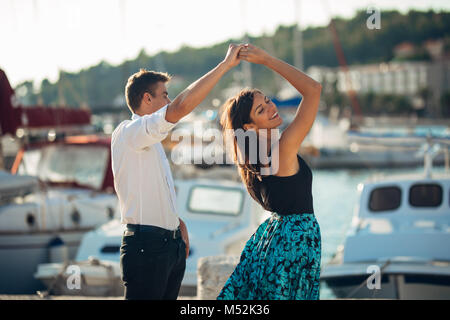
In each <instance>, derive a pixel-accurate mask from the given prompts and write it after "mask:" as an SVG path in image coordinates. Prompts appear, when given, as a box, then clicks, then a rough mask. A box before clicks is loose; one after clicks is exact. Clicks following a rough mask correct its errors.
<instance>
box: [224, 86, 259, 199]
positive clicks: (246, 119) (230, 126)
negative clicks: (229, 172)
mask: <svg viewBox="0 0 450 320" xmlns="http://www.w3.org/2000/svg"><path fill="white" fill-rule="evenodd" d="M256 92H261V91H259V90H257V89H244V90H242V91H241V92H239V93H238V94H237V95H236V96H235V97H233V98H230V99H228V100H227V101H226V102H225V103H224V105H223V106H222V116H221V119H220V124H221V125H222V129H223V134H224V138H225V139H226V141H227V142H232V143H231V146H230V145H227V144H226V145H227V147H231V152H232V154H233V160H234V163H235V164H236V166H237V168H238V172H239V175H240V177H241V179H242V182H243V183H244V184H245V186H246V187H247V190H248V191H249V192H250V195H251V196H252V197H253V198H254V199H255V200H259V201H260V202H262V199H261V195H260V192H259V188H260V183H259V182H261V181H262V178H261V171H260V169H261V164H260V161H259V159H258V160H257V162H256V163H254V164H252V163H250V159H249V158H250V155H249V152H250V146H249V144H247V143H244V146H240V145H239V144H238V142H237V137H236V136H235V133H236V131H237V130H239V129H241V130H244V131H245V129H244V124H247V123H251V122H252V120H251V118H250V112H251V110H252V105H253V98H254V94H255V93H256ZM255 135H256V132H255ZM256 139H258V137H257V135H256ZM253 141H255V140H253ZM256 141H257V148H259V141H258V140H256ZM257 154H258V155H259V150H258V152H257ZM239 157H243V161H239ZM258 158H259V156H258ZM241 159H242V158H241ZM255 197H256V198H255Z"/></svg>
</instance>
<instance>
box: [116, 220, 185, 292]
mask: <svg viewBox="0 0 450 320" xmlns="http://www.w3.org/2000/svg"><path fill="white" fill-rule="evenodd" d="M127 230H128V231H126V232H125V234H124V236H123V238H122V245H121V247H120V268H121V271H122V281H123V283H124V286H125V299H127V300H137V299H146V300H159V299H167V300H176V299H177V297H178V292H179V290H180V286H181V281H182V280H183V276H184V271H185V269H186V244H185V243H184V241H183V240H182V238H181V233H180V231H179V230H177V231H176V232H174V231H169V230H166V229H162V228H159V227H155V226H140V225H127Z"/></svg>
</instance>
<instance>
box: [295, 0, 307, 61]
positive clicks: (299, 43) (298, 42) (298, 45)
mask: <svg viewBox="0 0 450 320" xmlns="http://www.w3.org/2000/svg"><path fill="white" fill-rule="evenodd" d="M294 11H295V22H296V25H295V26H294V34H293V38H294V39H293V40H294V41H293V46H294V65H295V67H296V68H298V69H299V70H303V68H304V63H303V35H302V29H301V14H300V13H301V0H294Z"/></svg>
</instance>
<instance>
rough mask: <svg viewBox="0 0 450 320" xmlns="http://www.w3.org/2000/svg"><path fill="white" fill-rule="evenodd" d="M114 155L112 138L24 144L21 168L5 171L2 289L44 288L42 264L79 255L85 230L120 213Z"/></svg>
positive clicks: (0, 226)
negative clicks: (111, 168) (111, 183)
mask: <svg viewBox="0 0 450 320" xmlns="http://www.w3.org/2000/svg"><path fill="white" fill-rule="evenodd" d="M93 153H95V154H96V157H90V156H89V155H92V154H93ZM108 161H109V144H107V143H106V144H103V145H102V144H100V143H94V142H92V141H90V142H86V141H85V142H84V143H75V142H73V141H69V138H67V139H64V140H63V141H57V142H54V143H41V142H40V143H38V144H28V145H27V147H26V148H24V149H21V150H20V152H19V153H18V155H17V157H16V162H15V167H14V168H13V169H15V170H16V173H18V174H17V175H11V174H7V173H2V175H1V176H0V184H1V189H0V198H1V199H2V203H1V204H0V261H2V263H1V264H0V292H1V293H4V294H26V293H35V291H36V290H39V289H42V283H41V282H40V281H37V280H36V279H35V278H34V277H33V274H34V272H35V271H36V268H37V266H38V264H40V263H48V262H52V261H53V262H56V261H58V262H59V261H61V260H62V259H74V258H75V255H76V253H77V250H78V247H79V245H80V241H81V239H82V237H83V235H84V233H86V232H88V231H90V230H93V229H94V228H96V227H97V226H99V225H102V224H104V223H105V222H107V221H110V220H112V219H114V218H115V215H116V207H117V197H116V195H115V194H113V193H111V192H110V191H109V189H108V187H107V186H106V184H105V183H104V181H105V179H106V176H107V175H108V170H107V168H108ZM88 169H89V170H88ZM61 244H62V246H61ZM58 250H60V251H61V252H60V254H59V255H55V253H56V252H58Z"/></svg>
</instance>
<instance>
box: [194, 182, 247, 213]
mask: <svg viewBox="0 0 450 320" xmlns="http://www.w3.org/2000/svg"><path fill="white" fill-rule="evenodd" d="M243 201H244V194H243V192H242V190H240V189H237V188H225V187H214V186H195V187H193V188H192V189H191V191H190V195H189V201H188V209H189V211H191V212H195V213H209V214H219V215H231V216H237V215H238V214H240V213H241V210H242V205H243Z"/></svg>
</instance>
